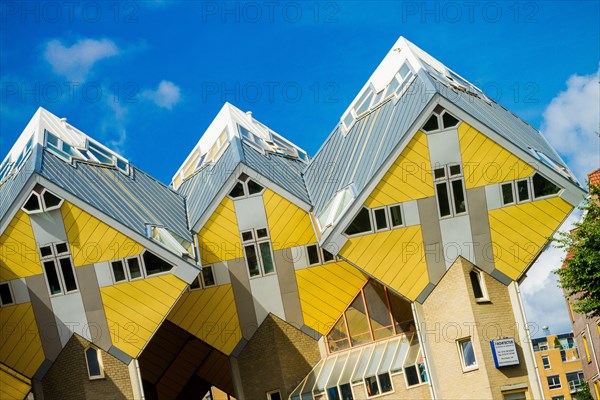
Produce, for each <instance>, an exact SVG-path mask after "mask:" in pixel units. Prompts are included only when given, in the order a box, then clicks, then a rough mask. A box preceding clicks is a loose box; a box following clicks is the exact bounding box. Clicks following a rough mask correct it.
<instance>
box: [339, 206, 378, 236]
mask: <svg viewBox="0 0 600 400" xmlns="http://www.w3.org/2000/svg"><path fill="white" fill-rule="evenodd" d="M372 230H373V228H372V226H371V212H370V211H369V209H368V208H366V207H363V208H361V210H360V211H359V212H358V214H357V215H356V217H354V220H352V222H351V223H350V225H349V226H348V228H346V231H345V232H344V233H345V234H346V235H349V236H352V235H357V234H360V233H366V232H371V231H372Z"/></svg>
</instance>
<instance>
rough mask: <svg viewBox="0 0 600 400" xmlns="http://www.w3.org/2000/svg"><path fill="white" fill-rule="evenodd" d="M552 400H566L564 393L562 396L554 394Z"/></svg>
mask: <svg viewBox="0 0 600 400" xmlns="http://www.w3.org/2000/svg"><path fill="white" fill-rule="evenodd" d="M552 400H565V396H563V395H562V394H561V395H560V396H552Z"/></svg>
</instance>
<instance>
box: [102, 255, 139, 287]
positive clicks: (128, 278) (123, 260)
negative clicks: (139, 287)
mask: <svg viewBox="0 0 600 400" xmlns="http://www.w3.org/2000/svg"><path fill="white" fill-rule="evenodd" d="M142 253H143V252H142ZM142 253H140V254H138V255H135V256H129V257H124V258H116V259H114V260H110V261H109V263H110V276H111V278H112V280H113V284H115V285H117V284H119V283H126V282H135V281H139V280H141V279H146V278H147V275H146V266H145V264H144V260H143V259H142ZM134 258H137V260H138V263H139V265H140V273H141V276H139V277H137V278H132V277H131V270H130V268H129V260H132V259H134ZM114 262H121V265H122V266H123V272H124V273H125V279H123V280H120V281H117V280H116V279H115V271H114V269H113V263H114Z"/></svg>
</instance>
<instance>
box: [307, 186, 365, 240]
mask: <svg viewBox="0 0 600 400" xmlns="http://www.w3.org/2000/svg"><path fill="white" fill-rule="evenodd" d="M355 197H356V195H355V194H354V190H353V188H352V185H350V186H347V187H346V188H344V189H342V190H340V191H339V192H337V193H336V195H335V196H334V197H333V198H332V199H331V200H330V201H329V203H327V205H326V206H325V208H324V209H323V211H322V212H321V213H320V214H319V215H318V216H317V220H318V221H319V226H320V227H321V230H322V231H323V230H325V229H326V228H327V227H329V226H332V225H334V224H335V223H336V222H337V220H338V219H339V218H340V216H341V215H342V214H343V213H344V212H345V211H346V210H347V209H348V207H349V206H350V203H351V202H352V200H354V198H355Z"/></svg>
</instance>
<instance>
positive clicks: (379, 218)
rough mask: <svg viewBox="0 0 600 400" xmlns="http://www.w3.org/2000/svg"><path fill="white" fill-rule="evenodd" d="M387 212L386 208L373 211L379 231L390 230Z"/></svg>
mask: <svg viewBox="0 0 600 400" xmlns="http://www.w3.org/2000/svg"><path fill="white" fill-rule="evenodd" d="M385 210H386V209H385V208H379V209H377V210H374V211H373V213H374V214H375V228H376V229H377V230H378V231H381V230H385V229H387V228H388V220H387V213H386V212H385Z"/></svg>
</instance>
